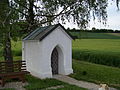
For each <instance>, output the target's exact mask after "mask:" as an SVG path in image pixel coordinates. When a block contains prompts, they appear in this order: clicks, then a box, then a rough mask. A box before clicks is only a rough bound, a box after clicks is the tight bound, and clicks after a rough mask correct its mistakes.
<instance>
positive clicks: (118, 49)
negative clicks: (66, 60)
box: [72, 39, 120, 67]
mask: <svg viewBox="0 0 120 90" xmlns="http://www.w3.org/2000/svg"><path fill="white" fill-rule="evenodd" d="M72 49H73V58H74V59H77V60H85V61H89V62H93V63H98V64H104V65H110V66H116V67H120V39H76V40H75V41H73V48H72Z"/></svg>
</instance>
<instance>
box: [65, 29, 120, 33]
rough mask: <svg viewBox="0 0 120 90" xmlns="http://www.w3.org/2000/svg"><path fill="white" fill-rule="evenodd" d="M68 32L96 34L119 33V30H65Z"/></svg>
mask: <svg viewBox="0 0 120 90" xmlns="http://www.w3.org/2000/svg"><path fill="white" fill-rule="evenodd" d="M67 30H68V31H71V32H96V33H120V30H112V29H96V28H92V29H91V30H88V29H85V30H83V29H75V28H73V29H70V28H67Z"/></svg>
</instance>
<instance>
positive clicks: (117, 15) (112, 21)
mask: <svg viewBox="0 0 120 90" xmlns="http://www.w3.org/2000/svg"><path fill="white" fill-rule="evenodd" d="M107 13H108V18H107V25H106V26H104V25H103V24H102V23H99V22H98V21H97V20H96V21H93V20H91V22H90V26H89V27H88V29H91V28H92V27H95V28H99V29H102V28H106V29H113V30H120V11H118V9H117V7H116V2H114V1H112V0H109V4H108V8H107ZM64 27H65V28H68V27H69V28H78V27H77V25H75V24H73V23H72V22H71V23H67V24H66V25H64Z"/></svg>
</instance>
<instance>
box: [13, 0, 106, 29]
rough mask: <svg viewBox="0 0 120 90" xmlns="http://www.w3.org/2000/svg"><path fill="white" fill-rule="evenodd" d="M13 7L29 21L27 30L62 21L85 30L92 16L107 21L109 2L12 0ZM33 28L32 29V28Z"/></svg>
mask: <svg viewBox="0 0 120 90" xmlns="http://www.w3.org/2000/svg"><path fill="white" fill-rule="evenodd" d="M11 2H12V7H11V8H13V9H15V10H16V11H18V12H19V13H20V17H21V19H24V20H26V21H27V23H28V26H27V29H28V30H29V29H32V28H33V27H36V26H41V25H46V24H51V23H58V22H59V21H60V20H61V21H62V22H63V23H65V21H66V20H68V21H73V22H75V23H77V24H78V26H79V27H83V28H85V27H86V26H87V24H88V23H89V21H90V19H91V16H93V17H94V19H95V18H98V19H99V21H101V20H103V23H104V24H105V22H106V20H107V10H106V7H107V4H108V0H12V1H11ZM31 27H32V28H31Z"/></svg>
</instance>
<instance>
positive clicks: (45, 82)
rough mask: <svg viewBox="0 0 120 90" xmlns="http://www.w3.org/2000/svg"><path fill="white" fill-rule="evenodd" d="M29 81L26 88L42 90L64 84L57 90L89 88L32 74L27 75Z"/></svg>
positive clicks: (27, 89)
mask: <svg viewBox="0 0 120 90" xmlns="http://www.w3.org/2000/svg"><path fill="white" fill-rule="evenodd" d="M26 78H27V81H28V83H29V85H27V86H25V88H26V90H41V89H45V88H48V87H53V86H61V85H62V86H64V87H62V88H58V89H56V90H87V89H84V88H80V87H77V86H74V85H69V84H67V83H64V82H61V81H58V80H55V79H42V80H41V79H38V78H35V77H32V76H30V75H29V76H27V77H26ZM51 90H52V89H51Z"/></svg>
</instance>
